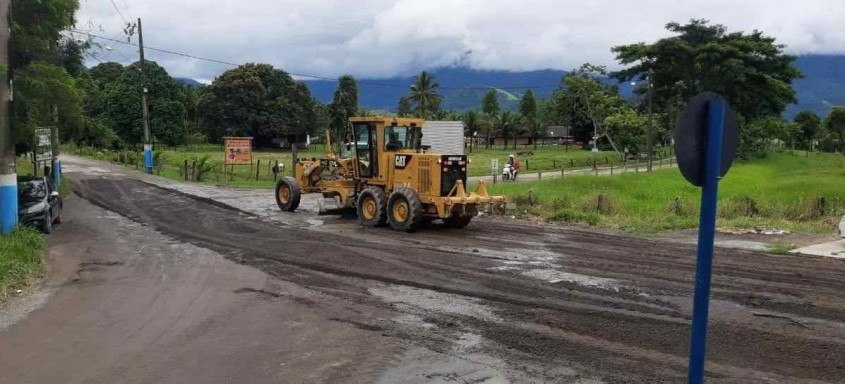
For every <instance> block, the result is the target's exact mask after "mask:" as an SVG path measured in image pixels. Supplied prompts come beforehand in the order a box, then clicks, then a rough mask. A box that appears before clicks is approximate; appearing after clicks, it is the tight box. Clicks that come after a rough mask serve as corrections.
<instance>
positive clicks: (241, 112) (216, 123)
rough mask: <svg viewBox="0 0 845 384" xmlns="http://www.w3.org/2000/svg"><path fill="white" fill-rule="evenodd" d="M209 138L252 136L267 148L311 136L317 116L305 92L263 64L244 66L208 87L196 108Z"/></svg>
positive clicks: (299, 84) (233, 70)
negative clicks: (289, 138)
mask: <svg viewBox="0 0 845 384" xmlns="http://www.w3.org/2000/svg"><path fill="white" fill-rule="evenodd" d="M197 114H198V117H199V120H200V126H201V127H202V129H203V130H204V131H205V132H207V134H208V135H209V139H211V140H215V141H218V140H220V138H222V137H223V136H252V137H253V138H254V143H255V145H256V146H262V147H269V146H275V145H277V144H275V143H274V141H275V140H276V139H278V138H280V137H281V136H283V135H288V134H304V133H313V132H315V131H316V124H317V114H316V112H315V105H314V99H313V98H312V97H311V94H310V92H309V91H308V87H307V86H306V85H305V84H303V83H302V82H298V81H294V80H293V78H291V77H290V75H288V74H287V73H286V72H284V71H282V70H278V69H275V68H273V66H272V65H269V64H253V63H250V64H244V65H241V66H239V67H237V68H235V69H230V70H228V71H226V72H224V73H223V74H222V75H220V77H218V78H217V79H215V80H214V82H213V83H211V85H209V86H208V87H207V88H206V90H205V91H204V92H203V94H202V95H201V97H200V100H199V104H198V106H197Z"/></svg>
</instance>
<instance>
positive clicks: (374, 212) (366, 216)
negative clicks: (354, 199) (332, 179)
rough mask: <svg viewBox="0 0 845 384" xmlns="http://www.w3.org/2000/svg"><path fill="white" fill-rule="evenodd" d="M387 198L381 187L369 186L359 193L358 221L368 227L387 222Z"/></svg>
mask: <svg viewBox="0 0 845 384" xmlns="http://www.w3.org/2000/svg"><path fill="white" fill-rule="evenodd" d="M386 200H387V199H386V198H385V196H384V190H383V189H381V188H379V187H367V188H364V190H363V191H361V193H360V194H359V195H358V204H357V206H358V207H357V208H358V222H359V223H361V225H366V226H368V227H376V226H382V225H385V224H386V223H387V210H386V207H385V206H386V205H387V202H386Z"/></svg>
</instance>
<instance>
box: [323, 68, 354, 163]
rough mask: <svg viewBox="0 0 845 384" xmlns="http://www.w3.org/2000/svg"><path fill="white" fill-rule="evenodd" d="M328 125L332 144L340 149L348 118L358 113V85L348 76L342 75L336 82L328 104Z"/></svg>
mask: <svg viewBox="0 0 845 384" xmlns="http://www.w3.org/2000/svg"><path fill="white" fill-rule="evenodd" d="M329 111H330V116H331V119H330V123H329V125H330V126H331V132H332V136H333V138H334V142H335V143H336V144H337V145H338V147H337V148H340V147H339V146H340V143H341V142H342V141H343V137H344V135H345V133H346V127H347V124H349V118H350V117H352V116H355V113H356V112H357V111H358V84H357V83H356V82H355V78H354V77H352V76H350V75H343V76H341V77H340V78H339V79H338V81H337V89H336V90H335V91H334V97H332V103H331V104H329Z"/></svg>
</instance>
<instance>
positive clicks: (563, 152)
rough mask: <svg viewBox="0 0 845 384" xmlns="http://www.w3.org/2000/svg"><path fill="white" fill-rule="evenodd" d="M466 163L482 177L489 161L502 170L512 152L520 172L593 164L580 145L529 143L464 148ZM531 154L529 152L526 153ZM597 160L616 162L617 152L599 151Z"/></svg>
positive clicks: (490, 170)
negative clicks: (507, 147)
mask: <svg viewBox="0 0 845 384" xmlns="http://www.w3.org/2000/svg"><path fill="white" fill-rule="evenodd" d="M466 153H467V156H468V158H469V159H470V163H469V170H468V172H469V175H470V176H484V175H489V174H491V172H492V168H491V161H492V160H493V159H498V160H499V169H498V170H497V173H501V172H502V170H501V166H502V165H504V164H505V162H506V161H507V160H508V156H509V155H511V154H513V155H516V157H517V158H518V159H519V161H520V162H521V163H522V172H537V171H552V170H560V169H561V168H562V167H565V168H586V167H590V166H591V165H592V163H593V153H592V152H590V151H585V150H583V149H581V148H575V147H569V148H567V147H565V146H541V147H538V148H537V149H534V148H533V147H531V146H528V147H526V146H521V145H520V146H517V149H513V148H510V149H502V147H501V146H496V148H493V149H484V148H479V149H476V150H473V151H472V152H470V151H469V150H468V149H467V151H466ZM529 153H530V154H529ZM595 159H596V162H597V163H598V164H599V165H604V164H608V163H611V162H612V163H613V164H619V161H620V159H619V154H617V153H616V152H604V151H601V152H598V153H597V154H596V155H595Z"/></svg>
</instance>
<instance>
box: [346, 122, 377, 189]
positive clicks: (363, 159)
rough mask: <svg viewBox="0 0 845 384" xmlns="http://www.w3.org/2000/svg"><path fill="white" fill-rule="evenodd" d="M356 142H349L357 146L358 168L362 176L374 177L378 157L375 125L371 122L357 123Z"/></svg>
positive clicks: (355, 129) (355, 126)
mask: <svg viewBox="0 0 845 384" xmlns="http://www.w3.org/2000/svg"><path fill="white" fill-rule="evenodd" d="M353 128H354V132H355V138H354V139H355V142H354V143H349V145H350V146H355V155H356V156H357V157H358V169H359V174H360V176H361V177H373V174H374V170H375V167H376V164H375V163H376V161H378V160H377V157H376V156H375V153H374V152H375V149H376V144H375V142H376V133H375V127H374V126H372V125H370V124H355V125H354V126H353Z"/></svg>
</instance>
